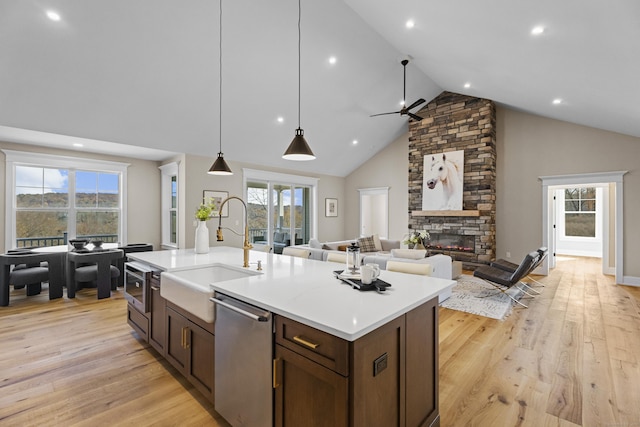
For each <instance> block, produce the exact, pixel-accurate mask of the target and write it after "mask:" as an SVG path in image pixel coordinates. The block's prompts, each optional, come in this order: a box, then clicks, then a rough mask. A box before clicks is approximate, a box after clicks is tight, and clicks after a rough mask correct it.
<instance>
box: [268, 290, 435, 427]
mask: <svg viewBox="0 0 640 427" xmlns="http://www.w3.org/2000/svg"><path fill="white" fill-rule="evenodd" d="M437 309H438V305H437V298H435V299H433V300H431V301H429V302H427V303H425V304H423V305H422V306H420V307H418V308H416V309H414V310H412V311H410V312H408V313H407V314H405V315H403V316H400V317H398V318H397V319H395V320H392V321H390V322H388V323H387V324H385V325H383V326H381V327H379V328H378V329H376V330H374V331H372V332H370V333H368V334H367V335H365V336H363V337H361V338H359V339H357V340H356V341H353V342H348V341H345V340H342V339H340V338H337V337H335V336H332V335H330V334H327V333H324V332H322V331H319V330H317V329H314V328H311V327H309V326H305V325H302V324H300V323H297V322H295V321H292V320H290V319H286V318H283V317H281V316H276V318H275V321H276V346H275V359H274V387H275V411H274V414H275V417H274V418H275V425H276V426H299V425H304V426H309V427H314V426H351V427H360V426H367V427H369V426H409V427H418V426H433V425H439V414H438V392H437V390H438V360H437V352H438V331H437V329H438V321H437V320H438V319H437V316H438V310H437Z"/></svg>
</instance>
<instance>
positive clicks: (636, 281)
mask: <svg viewBox="0 0 640 427" xmlns="http://www.w3.org/2000/svg"><path fill="white" fill-rule="evenodd" d="M621 284H622V285H628V286H638V287H640V277H633V276H623V277H622V283H621Z"/></svg>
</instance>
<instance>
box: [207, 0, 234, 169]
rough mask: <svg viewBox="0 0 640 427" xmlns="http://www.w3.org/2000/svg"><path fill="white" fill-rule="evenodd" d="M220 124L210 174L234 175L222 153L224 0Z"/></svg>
mask: <svg viewBox="0 0 640 427" xmlns="http://www.w3.org/2000/svg"><path fill="white" fill-rule="evenodd" d="M219 81H220V99H219V102H220V110H219V111H220V126H219V128H218V129H219V132H220V135H219V141H220V151H218V158H217V159H216V161H215V162H213V164H212V165H211V167H210V168H209V171H208V172H207V173H208V174H211V175H233V172H232V171H231V168H230V167H229V165H228V164H227V162H225V161H224V154H222V0H220V80H219Z"/></svg>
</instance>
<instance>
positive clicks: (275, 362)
mask: <svg viewBox="0 0 640 427" xmlns="http://www.w3.org/2000/svg"><path fill="white" fill-rule="evenodd" d="M278 363H280V358H278V359H273V374H272V375H273V388H278V387H280V384H279V383H278Z"/></svg>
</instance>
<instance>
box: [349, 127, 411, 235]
mask: <svg viewBox="0 0 640 427" xmlns="http://www.w3.org/2000/svg"><path fill="white" fill-rule="evenodd" d="M408 171H409V133H408V132H407V133H406V134H404V135H402V136H401V137H399V138H398V139H396V140H395V141H394V142H392V143H391V144H389V145H388V146H387V147H385V148H384V149H382V150H381V151H380V152H379V153H378V154H376V155H375V156H373V157H372V158H371V160H369V161H368V162H366V163H365V164H363V165H362V166H360V167H359V168H358V169H356V170H355V171H353V172H352V173H351V174H350V175H348V176H347V178H346V181H345V190H344V191H345V197H346V202H347V203H346V204H347V211H348V216H347V219H346V222H345V227H346V228H345V234H346V238H354V237H357V236H359V235H360V229H359V228H360V206H359V204H360V197H359V193H358V189H362V188H376V187H389V238H390V239H393V240H400V239H402V237H403V236H404V235H405V234H406V233H407V227H408V222H409V214H408V212H409V189H408V187H409V178H408Z"/></svg>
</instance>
